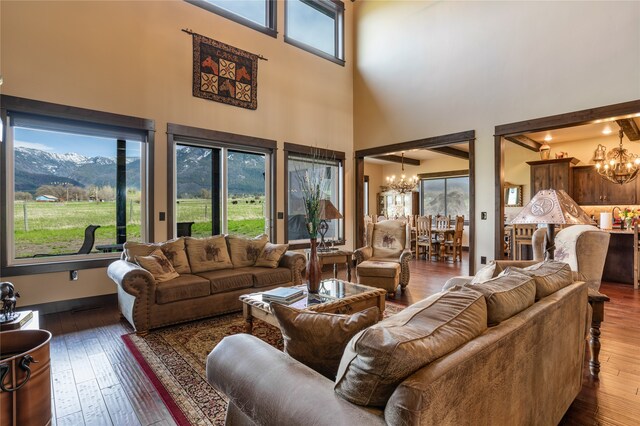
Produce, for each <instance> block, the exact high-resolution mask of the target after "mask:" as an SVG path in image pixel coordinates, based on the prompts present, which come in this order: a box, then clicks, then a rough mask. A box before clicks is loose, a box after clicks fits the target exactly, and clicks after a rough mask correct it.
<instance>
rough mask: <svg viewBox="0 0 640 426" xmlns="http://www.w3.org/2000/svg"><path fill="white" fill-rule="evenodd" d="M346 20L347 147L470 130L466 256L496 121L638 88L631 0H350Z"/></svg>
mask: <svg viewBox="0 0 640 426" xmlns="http://www.w3.org/2000/svg"><path fill="white" fill-rule="evenodd" d="M356 22H357V23H358V25H357V34H356V45H357V51H356V63H357V67H356V70H355V76H354V99H355V104H354V141H355V147H356V149H364V148H370V147H375V146H381V145H386V144H390V143H396V142H404V141H410V140H415V139H420V138H426V137H432V136H437V135H443V134H449V133H454V132H460V131H466V130H475V131H476V138H477V139H476V146H475V152H476V170H477V175H476V188H475V189H476V194H477V196H476V211H477V212H478V214H477V216H476V217H477V222H476V225H477V226H476V230H477V233H476V237H477V238H476V241H477V246H476V251H475V256H476V264H479V257H480V256H487V258H488V259H489V260H490V259H492V258H493V255H494V232H495V230H494V223H495V222H494V220H495V218H494V214H495V210H494V209H495V204H494V198H495V197H494V168H493V167H494V150H493V135H494V130H495V126H496V125H500V124H506V123H511V122H515V121H521V120H527V119H532V118H537V117H544V116H548V115H553V114H560V113H565V112H571V111H577V110H581V109H586V108H592V107H598V106H603V105H609V104H614V103H618V102H625V101H629V100H634V99H640V78H638V76H639V75H640V49H639V45H640V32H639V31H638V22H640V3H639V2H613V1H606V2H604V1H603V2H533V1H530V2H524V1H523V2H471V1H469V2H464V1H460V2H453V1H449V2H436V1H359V2H356ZM481 212H487V213H488V220H487V221H482V220H481V219H480V217H481V215H480V213H481Z"/></svg>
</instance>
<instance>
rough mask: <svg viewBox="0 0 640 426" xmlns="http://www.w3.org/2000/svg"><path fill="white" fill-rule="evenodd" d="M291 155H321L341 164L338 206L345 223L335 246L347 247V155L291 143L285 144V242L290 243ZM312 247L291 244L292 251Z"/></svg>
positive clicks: (306, 244)
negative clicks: (345, 170)
mask: <svg viewBox="0 0 640 426" xmlns="http://www.w3.org/2000/svg"><path fill="white" fill-rule="evenodd" d="M290 155H292V156H294V157H300V156H307V157H309V158H311V157H313V156H314V155H320V156H322V157H325V158H330V159H335V160H336V161H337V162H338V163H339V170H340V182H341V183H342V184H341V185H340V187H339V189H340V191H341V194H339V195H338V196H339V198H340V200H341V201H340V203H341V206H342V208H340V206H337V207H338V210H339V211H340V213H341V214H342V221H343V222H342V227H341V232H340V234H341V235H339V236H338V238H339V239H338V241H336V242H335V244H334V245H336V246H342V245H345V244H346V243H347V240H346V238H345V234H346V230H345V228H346V226H345V225H346V220H345V218H346V214H345V209H346V205H345V180H344V175H345V172H344V166H345V164H344V163H345V158H346V155H345V153H344V152H342V151H333V150H330V149H320V148H314V147H309V146H306V145H298V144H294V143H289V142H285V143H284V192H285V194H287V195H285V197H284V242H285V243H289V196H288V193H289V156H290ZM296 241H297V240H296ZM310 247H311V243H293V244H289V249H290V250H299V249H306V248H310Z"/></svg>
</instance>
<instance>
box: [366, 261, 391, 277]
mask: <svg viewBox="0 0 640 426" xmlns="http://www.w3.org/2000/svg"><path fill="white" fill-rule="evenodd" d="M357 272H358V276H359V277H386V278H394V277H396V276H399V275H400V264H399V263H396V262H380V261H377V260H365V261H364V262H362V263H360V264H359V265H358V266H357Z"/></svg>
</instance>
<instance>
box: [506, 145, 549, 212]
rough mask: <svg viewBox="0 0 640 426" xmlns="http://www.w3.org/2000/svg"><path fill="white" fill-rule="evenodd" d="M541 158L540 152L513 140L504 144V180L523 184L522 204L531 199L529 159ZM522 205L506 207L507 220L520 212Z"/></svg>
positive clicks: (514, 183)
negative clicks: (517, 143)
mask: <svg viewBox="0 0 640 426" xmlns="http://www.w3.org/2000/svg"><path fill="white" fill-rule="evenodd" d="M536 160H540V154H539V153H537V152H535V151H531V150H530V149H527V148H523V147H521V146H520V145H516V144H515V143H513V142H505V144H504V181H505V182H508V183H510V184H513V185H522V205H523V206H524V205H525V204H527V203H528V202H529V200H530V199H531V166H529V165H528V164H527V161H536ZM520 210H522V207H505V209H504V214H505V216H507V220H510V219H511V218H512V217H513V216H515V215H516V214H518V212H519V211H520Z"/></svg>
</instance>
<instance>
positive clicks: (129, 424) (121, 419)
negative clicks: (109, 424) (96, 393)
mask: <svg viewBox="0 0 640 426" xmlns="http://www.w3.org/2000/svg"><path fill="white" fill-rule="evenodd" d="M102 397H103V398H104V402H105V404H106V405H107V410H109V414H110V415H111V420H112V421H113V424H114V425H122V426H135V425H139V424H140V421H139V420H138V417H137V416H136V413H135V411H134V409H133V406H132V405H131V402H129V399H128V398H127V395H126V394H125V392H124V390H123V389H122V386H121V385H119V384H117V385H114V386H111V387H108V388H104V389H102Z"/></svg>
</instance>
